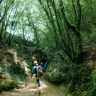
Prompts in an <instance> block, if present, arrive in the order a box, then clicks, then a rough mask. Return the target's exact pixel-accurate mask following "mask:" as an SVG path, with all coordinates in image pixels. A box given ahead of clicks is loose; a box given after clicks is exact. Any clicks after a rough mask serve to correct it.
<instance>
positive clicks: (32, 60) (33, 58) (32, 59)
mask: <svg viewBox="0 0 96 96" xmlns="http://www.w3.org/2000/svg"><path fill="white" fill-rule="evenodd" d="M35 60H36V59H35V57H32V58H31V62H32V65H33V66H34V64H33V62H34V61H35Z"/></svg>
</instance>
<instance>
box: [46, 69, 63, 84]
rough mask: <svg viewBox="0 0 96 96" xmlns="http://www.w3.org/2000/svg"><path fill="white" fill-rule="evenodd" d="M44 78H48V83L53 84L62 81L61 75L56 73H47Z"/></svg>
mask: <svg viewBox="0 0 96 96" xmlns="http://www.w3.org/2000/svg"><path fill="white" fill-rule="evenodd" d="M46 77H47V78H48V80H49V81H51V82H53V83H61V81H62V75H61V73H60V72H58V71H54V72H50V73H47V74H46Z"/></svg>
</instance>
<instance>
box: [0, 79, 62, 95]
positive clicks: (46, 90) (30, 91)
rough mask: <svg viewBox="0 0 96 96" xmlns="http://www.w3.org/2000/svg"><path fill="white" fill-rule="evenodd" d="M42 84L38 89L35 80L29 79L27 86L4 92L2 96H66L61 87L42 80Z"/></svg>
mask: <svg viewBox="0 0 96 96" xmlns="http://www.w3.org/2000/svg"><path fill="white" fill-rule="evenodd" d="M40 83H41V87H40V88H38V87H37V84H36V81H35V78H33V79H31V78H28V80H27V82H26V84H25V85H23V86H22V87H21V88H20V89H16V88H15V89H14V90H12V91H9V92H2V94H0V96H64V93H62V92H61V91H60V86H58V85H57V86H56V85H54V84H52V83H49V82H48V81H45V80H42V79H41V81H40ZM39 92H40V95H39Z"/></svg>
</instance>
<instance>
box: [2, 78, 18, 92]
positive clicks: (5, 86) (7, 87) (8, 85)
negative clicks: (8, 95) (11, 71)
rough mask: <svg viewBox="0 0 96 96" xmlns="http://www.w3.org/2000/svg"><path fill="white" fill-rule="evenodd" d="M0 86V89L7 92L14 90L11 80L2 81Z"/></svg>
mask: <svg viewBox="0 0 96 96" xmlns="http://www.w3.org/2000/svg"><path fill="white" fill-rule="evenodd" d="M1 84H2V87H1V88H2V90H4V91H8V90H11V89H14V88H15V85H16V84H15V82H14V80H11V79H4V80H2V82H1Z"/></svg>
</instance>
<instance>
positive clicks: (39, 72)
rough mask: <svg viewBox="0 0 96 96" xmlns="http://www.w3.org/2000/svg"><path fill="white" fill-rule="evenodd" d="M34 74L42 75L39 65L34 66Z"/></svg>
mask: <svg viewBox="0 0 96 96" xmlns="http://www.w3.org/2000/svg"><path fill="white" fill-rule="evenodd" d="M36 75H37V76H42V75H43V71H42V67H41V66H39V65H38V66H36Z"/></svg>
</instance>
